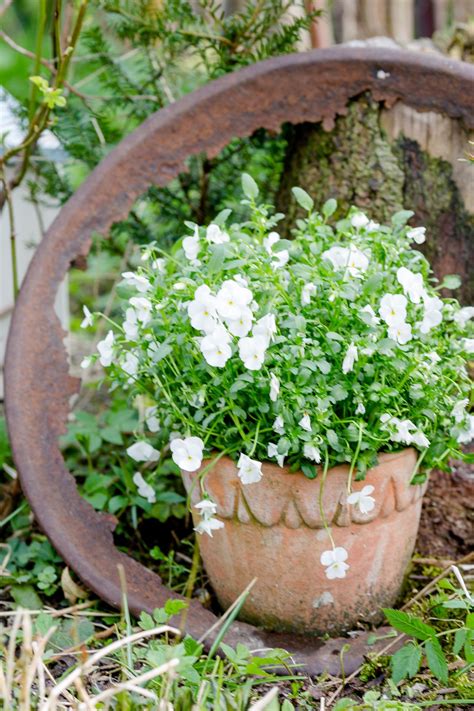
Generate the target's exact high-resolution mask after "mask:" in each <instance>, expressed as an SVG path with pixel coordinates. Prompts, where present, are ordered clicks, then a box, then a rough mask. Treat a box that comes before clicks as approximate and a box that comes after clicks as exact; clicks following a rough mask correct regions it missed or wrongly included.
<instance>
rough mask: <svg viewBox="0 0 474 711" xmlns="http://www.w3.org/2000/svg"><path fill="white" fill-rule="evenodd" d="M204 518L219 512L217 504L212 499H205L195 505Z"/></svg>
mask: <svg viewBox="0 0 474 711" xmlns="http://www.w3.org/2000/svg"><path fill="white" fill-rule="evenodd" d="M194 508H195V509H197V510H198V511H199V513H200V514H201V516H202V517H203V518H211V517H212V516H214V515H215V514H216V513H217V504H216V503H215V502H214V501H211V499H203V500H202V501H200V502H199V503H198V504H196V505H195V506H194Z"/></svg>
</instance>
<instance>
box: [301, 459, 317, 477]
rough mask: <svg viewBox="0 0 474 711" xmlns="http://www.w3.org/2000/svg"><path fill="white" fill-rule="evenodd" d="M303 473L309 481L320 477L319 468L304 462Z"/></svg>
mask: <svg viewBox="0 0 474 711" xmlns="http://www.w3.org/2000/svg"><path fill="white" fill-rule="evenodd" d="M301 471H302V472H303V474H304V475H305V477H306V478H307V479H316V477H317V476H318V470H317V468H316V467H315V466H314V464H310V463H309V462H303V463H302V464H301Z"/></svg>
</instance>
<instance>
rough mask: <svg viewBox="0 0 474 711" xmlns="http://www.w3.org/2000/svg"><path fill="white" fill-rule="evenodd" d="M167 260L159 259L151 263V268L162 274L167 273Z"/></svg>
mask: <svg viewBox="0 0 474 711" xmlns="http://www.w3.org/2000/svg"><path fill="white" fill-rule="evenodd" d="M165 266H166V259H164V257H158V259H155V260H154V261H153V262H152V263H151V268H152V269H154V270H155V271H157V272H158V273H159V274H162V273H163V272H164V271H165Z"/></svg>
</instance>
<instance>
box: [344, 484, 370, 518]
mask: <svg viewBox="0 0 474 711" xmlns="http://www.w3.org/2000/svg"><path fill="white" fill-rule="evenodd" d="M373 492H374V487H373V486H372V485H371V484H366V485H365V486H364V487H363V488H362V489H361V490H360V491H353V492H352V493H351V494H349V496H348V497H347V503H348V504H351V505H352V506H357V507H358V509H359V511H360V512H361V513H362V514H367V513H369V512H370V511H372V510H373V509H374V508H375V499H374V498H373V496H371V495H370V494H372V493H373Z"/></svg>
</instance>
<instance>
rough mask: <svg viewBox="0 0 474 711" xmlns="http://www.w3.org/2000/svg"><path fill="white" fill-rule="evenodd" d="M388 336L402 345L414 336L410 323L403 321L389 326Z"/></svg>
mask: <svg viewBox="0 0 474 711" xmlns="http://www.w3.org/2000/svg"><path fill="white" fill-rule="evenodd" d="M388 337H389V338H391V339H392V340H393V341H397V343H399V344H400V345H401V346H403V345H405V343H408V341H411V339H412V337H413V334H412V331H411V326H410V324H409V323H405V322H403V321H402V322H400V323H394V324H391V325H390V326H389V327H388Z"/></svg>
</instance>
